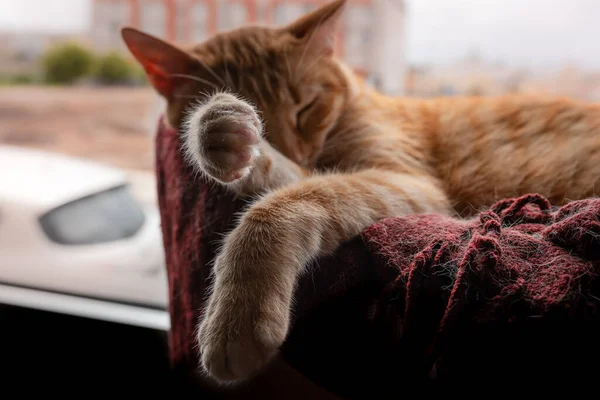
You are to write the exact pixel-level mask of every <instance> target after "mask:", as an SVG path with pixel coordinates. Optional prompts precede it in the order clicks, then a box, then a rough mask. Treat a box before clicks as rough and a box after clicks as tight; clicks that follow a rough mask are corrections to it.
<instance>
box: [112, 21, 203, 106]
mask: <svg viewBox="0 0 600 400" xmlns="http://www.w3.org/2000/svg"><path fill="white" fill-rule="evenodd" d="M121 36H122V38H123V41H124V42H125V44H126V45H127V47H128V48H129V51H130V52H131V54H132V55H133V56H134V57H135V58H136V60H137V61H138V62H139V63H140V64H141V65H142V67H143V68H144V70H145V71H146V76H147V77H148V80H149V81H150V84H151V85H152V86H153V87H154V88H155V89H156V91H158V93H160V94H161V95H162V96H164V97H165V98H169V97H171V95H172V94H173V91H174V89H175V85H176V84H177V83H179V82H181V79H177V77H176V76H174V75H177V74H190V73H191V72H192V71H193V69H194V67H195V66H196V65H197V62H196V60H194V58H193V57H192V56H191V55H189V54H188V53H186V52H185V51H183V50H181V49H179V48H177V47H176V46H174V45H172V44H170V43H167V42H165V41H163V40H161V39H158V38H156V37H154V36H152V35H149V34H147V33H144V32H141V31H138V30H137V29H134V28H129V27H126V28H123V29H121Z"/></svg>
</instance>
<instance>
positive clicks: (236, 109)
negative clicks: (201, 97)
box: [184, 93, 262, 184]
mask: <svg viewBox="0 0 600 400" xmlns="http://www.w3.org/2000/svg"><path fill="white" fill-rule="evenodd" d="M186 125H187V127H186V129H185V132H184V144H185V152H186V155H187V157H188V159H190V161H191V162H193V163H195V164H196V165H197V166H198V167H200V169H201V170H202V171H203V172H205V173H206V174H208V175H209V176H211V177H212V178H214V179H216V180H217V181H219V182H221V183H224V184H227V183H230V182H234V181H236V180H238V179H241V178H243V177H245V176H246V175H248V174H249V173H250V170H251V168H252V166H253V165H254V163H255V161H256V159H257V158H258V157H259V156H260V152H259V149H258V144H259V143H260V141H261V133H262V124H261V121H260V119H259V117H258V115H257V113H256V110H255V109H254V108H253V107H252V106H251V105H250V104H248V103H246V102H245V101H243V100H240V99H238V98H236V97H235V96H233V95H231V94H228V93H218V94H216V95H213V96H212V97H211V98H210V100H209V101H208V102H207V103H205V104H203V105H202V106H200V107H198V108H197V109H196V110H195V111H194V112H193V113H192V114H190V116H189V119H188V120H187V124H186Z"/></svg>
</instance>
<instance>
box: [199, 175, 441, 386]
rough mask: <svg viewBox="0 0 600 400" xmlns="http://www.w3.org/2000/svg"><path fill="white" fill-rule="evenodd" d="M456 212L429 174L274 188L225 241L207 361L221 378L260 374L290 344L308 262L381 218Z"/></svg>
mask: <svg viewBox="0 0 600 400" xmlns="http://www.w3.org/2000/svg"><path fill="white" fill-rule="evenodd" d="M420 212H442V213H449V212H450V206H449V204H448V200H447V198H446V197H445V195H444V194H443V193H442V191H441V190H440V189H439V188H438V185H437V184H436V183H435V182H434V181H433V180H430V179H428V178H427V177H415V176H412V175H407V174H397V173H392V172H387V171H381V170H365V171H361V172H356V173H353V174H332V175H324V176H313V177H310V178H307V179H305V180H302V181H301V182H298V183H296V184H294V185H291V186H287V187H284V188H281V189H278V190H276V191H274V192H271V193H269V194H268V195H266V196H265V197H263V198H262V199H260V200H259V201H258V202H256V203H255V204H254V205H253V206H251V207H250V208H249V209H248V211H247V212H246V213H245V214H244V215H243V216H242V218H241V220H240V223H239V225H238V226H237V227H236V228H235V229H234V230H233V231H232V232H231V234H230V235H229V236H228V237H227V238H226V240H225V242H224V247H223V249H222V252H221V253H220V254H219V255H218V257H217V259H216V262H215V266H214V273H215V281H214V286H213V288H212V292H211V295H210V298H209V301H208V304H207V309H206V312H205V314H204V315H205V317H204V318H203V320H202V322H201V324H200V326H199V331H198V332H199V333H198V341H199V348H200V350H201V353H202V364H203V366H204V368H205V370H206V371H207V372H208V373H209V374H210V375H211V376H213V377H214V378H216V379H217V380H220V381H221V382H235V381H239V380H244V379H246V378H248V377H250V376H252V375H253V374H254V373H256V372H258V371H260V370H261V369H262V367H263V366H264V364H265V363H266V362H267V361H269V359H270V358H271V357H272V356H273V355H274V353H275V352H276V351H277V349H278V348H279V347H280V346H281V344H282V343H283V342H284V340H285V338H286V335H287V333H288V328H289V320H290V311H291V304H292V293H293V290H294V287H295V284H296V282H297V279H298V277H299V275H300V274H301V273H302V271H303V270H304V269H305V266H306V265H307V263H308V262H309V261H310V260H312V259H314V258H315V257H319V256H322V255H325V254H328V253H331V252H333V251H335V250H336V249H337V248H338V246H339V245H340V244H341V243H342V242H344V241H346V240H349V239H351V238H352V237H355V236H356V235H358V234H359V233H360V232H361V231H362V230H363V229H364V228H366V227H367V226H369V225H370V224H372V223H374V222H375V221H377V220H379V219H381V218H384V217H387V216H394V215H406V214H410V213H420Z"/></svg>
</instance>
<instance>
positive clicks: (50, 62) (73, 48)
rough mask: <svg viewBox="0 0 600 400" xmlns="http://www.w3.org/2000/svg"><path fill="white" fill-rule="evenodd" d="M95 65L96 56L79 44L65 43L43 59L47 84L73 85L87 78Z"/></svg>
mask: <svg viewBox="0 0 600 400" xmlns="http://www.w3.org/2000/svg"><path fill="white" fill-rule="evenodd" d="M93 65H94V55H93V54H92V53H91V52H90V51H89V50H88V49H87V48H85V47H84V46H82V45H80V44H78V43H63V44H60V45H56V46H54V47H52V48H50V49H49V50H48V51H47V52H46V54H45V55H44V58H43V68H44V76H45V79H46V81H47V82H50V83H58V84H71V83H73V82H75V81H76V80H78V79H80V78H82V77H84V76H86V75H87V74H88V73H89V72H90V71H91V69H92V67H93Z"/></svg>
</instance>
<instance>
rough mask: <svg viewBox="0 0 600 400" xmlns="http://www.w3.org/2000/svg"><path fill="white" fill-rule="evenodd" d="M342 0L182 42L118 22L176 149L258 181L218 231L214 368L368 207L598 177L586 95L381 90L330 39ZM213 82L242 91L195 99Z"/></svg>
mask: <svg viewBox="0 0 600 400" xmlns="http://www.w3.org/2000/svg"><path fill="white" fill-rule="evenodd" d="M343 4H344V0H339V1H336V2H334V3H331V4H328V5H326V6H324V7H322V8H321V9H319V10H317V11H315V12H314V13H312V14H310V15H308V16H306V17H305V18H302V19H300V20H299V21H296V22H294V23H292V24H291V25H289V26H287V27H283V28H260V27H256V28H244V29H240V30H236V31H233V32H228V33H225V34H221V35H218V36H217V37H214V38H212V39H210V40H208V41H207V42H206V43H203V44H200V45H198V46H196V47H194V48H191V49H189V50H188V51H187V52H185V51H182V50H179V49H177V48H175V47H173V46H171V45H168V44H166V43H164V42H161V41H159V40H158V39H154V38H152V37H149V36H147V35H144V34H142V33H140V32H137V31H134V30H125V31H124V38H125V41H126V42H127V44H128V45H129V47H130V49H131V50H132V52H133V53H134V55H135V56H136V57H137V58H138V60H140V62H141V63H142V65H144V67H145V68H146V71H147V72H148V76H149V78H150V81H151V82H152V83H153V85H154V87H155V88H156V89H157V91H158V92H159V93H161V94H162V95H163V96H164V97H165V98H166V99H167V103H168V107H167V117H168V120H169V122H170V124H172V125H173V126H175V127H178V128H179V129H180V130H181V131H182V135H183V137H182V143H183V144H184V151H185V152H186V156H187V158H188V160H189V162H190V163H192V165H194V166H196V167H197V168H198V169H199V170H200V171H202V173H203V174H204V175H205V176H206V177H208V178H209V179H212V180H214V181H215V182H219V183H221V184H223V185H227V186H228V187H230V188H231V189H232V190H234V191H237V192H239V193H240V194H242V195H250V196H252V195H257V194H260V196H259V197H258V198H257V200H256V201H255V202H254V203H253V204H252V206H251V207H250V208H249V209H248V210H247V211H246V212H245V213H244V214H243V215H242V216H241V218H240V220H239V223H238V225H237V227H236V228H235V229H234V230H233V231H232V232H231V233H230V234H229V235H228V236H227V238H226V239H225V241H224V244H223V248H222V251H221V253H220V254H219V256H218V257H217V260H216V262H215V266H214V272H215V283H214V287H213V291H212V293H211V296H210V299H209V301H208V307H207V309H206V311H205V313H204V316H203V319H202V322H201V325H200V329H199V345H200V349H201V352H202V364H203V366H204V367H205V369H206V370H207V371H208V373H209V374H210V375H212V376H213V377H215V378H216V379H218V380H220V381H222V382H233V381H239V380H243V379H246V378H248V377H250V376H251V375H253V374H254V373H256V372H258V371H260V370H261V368H262V367H263V365H264V364H265V363H266V362H267V361H268V360H269V359H270V358H271V356H272V355H273V354H274V352H275V351H276V350H277V348H278V347H279V346H280V345H281V344H282V343H283V341H284V340H285V337H286V335H287V332H288V328H289V326H288V324H289V316H290V312H291V307H292V295H293V291H294V287H295V284H296V282H297V279H298V276H299V275H300V274H301V273H302V271H303V269H304V267H305V266H306V265H307V263H308V262H309V261H310V260H312V259H314V258H316V257H319V256H322V255H325V254H328V253H331V252H333V251H335V250H336V248H337V247H338V246H339V245H340V244H341V243H342V242H344V241H346V240H348V239H350V238H352V237H353V236H355V235H357V234H359V233H360V231H361V230H363V229H364V228H365V227H367V226H368V225H370V224H372V223H373V222H375V221H377V220H378V219H381V218H384V217H388V216H394V215H406V214H408V213H428V212H438V213H444V214H448V215H450V214H453V213H458V214H461V215H468V214H470V213H472V212H474V211H476V210H480V209H482V208H484V207H486V206H489V205H490V204H491V203H492V202H494V201H496V200H498V199H502V198H506V197H512V196H515V195H519V194H524V193H532V192H537V193H540V194H542V195H544V196H547V197H548V198H550V199H551V200H552V201H553V202H554V203H555V204H560V203H562V202H564V201H567V200H573V199H580V198H584V197H589V196H592V195H594V194H595V192H596V187H597V186H598V185H599V184H600V105H591V104H585V103H579V102H575V101H571V100H565V99H546V98H535V97H517V96H507V97H501V98H464V99H462V98H447V99H431V100H417V99H404V98H389V97H386V96H383V95H381V94H379V93H377V92H375V91H374V90H372V89H370V88H369V87H367V86H366V85H364V84H363V83H362V81H361V80H360V79H359V78H357V77H356V76H354V75H353V74H352V73H351V72H349V71H348V69H347V68H346V67H344V66H343V65H342V64H341V63H340V62H339V61H338V60H336V59H335V58H334V57H332V56H331V54H330V53H331V48H332V46H331V39H332V34H333V32H334V28H335V24H336V20H337V18H338V15H339V13H340V10H341V8H342V6H343ZM224 87H227V88H228V91H231V92H234V93H236V94H239V95H240V96H241V97H242V98H243V99H246V100H247V101H244V100H241V99H239V98H237V97H236V96H233V95H231V94H228V93H222V94H216V95H212V96H201V98H200V102H199V103H198V100H197V98H198V96H199V93H201V92H206V91H210V92H219V89H221V88H224ZM248 102H251V103H252V104H253V105H250V104H249V103H248ZM254 107H256V108H254ZM257 111H258V113H257ZM259 115H260V117H261V118H259Z"/></svg>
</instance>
